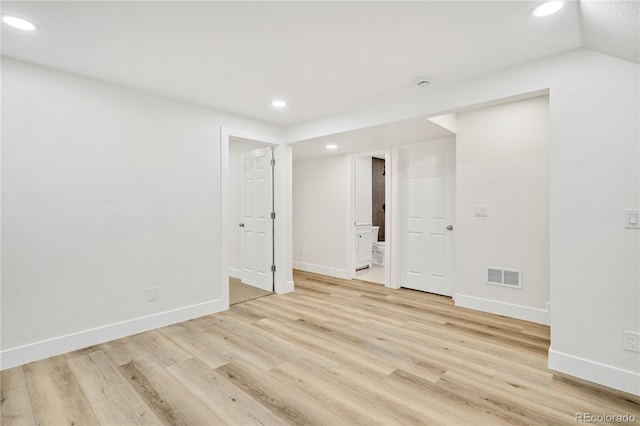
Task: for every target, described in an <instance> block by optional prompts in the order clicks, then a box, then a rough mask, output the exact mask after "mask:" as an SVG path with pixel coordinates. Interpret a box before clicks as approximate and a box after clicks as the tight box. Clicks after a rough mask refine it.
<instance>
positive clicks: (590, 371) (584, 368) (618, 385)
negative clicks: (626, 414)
mask: <svg viewBox="0 0 640 426" xmlns="http://www.w3.org/2000/svg"><path fill="white" fill-rule="evenodd" d="M549 369H551V370H554V371H557V372H559V373H563V374H568V375H570V376H574V377H578V378H580V379H583V380H588V381H590V382H594V383H598V384H600V385H603V386H607V387H610V388H613V389H617V390H620V391H623V392H627V393H630V394H633V395H638V396H640V373H636V372H633V371H628V370H623V369H621V368H617V367H613V366H611V365H606V364H602V363H599V362H596V361H592V360H589V359H585V358H581V357H578V356H574V355H569V354H566V353H563V352H559V351H556V350H554V349H551V348H550V349H549Z"/></svg>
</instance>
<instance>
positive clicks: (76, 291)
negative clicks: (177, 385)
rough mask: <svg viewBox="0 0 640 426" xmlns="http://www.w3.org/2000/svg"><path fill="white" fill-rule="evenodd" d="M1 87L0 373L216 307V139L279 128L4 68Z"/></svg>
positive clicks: (8, 64)
mask: <svg viewBox="0 0 640 426" xmlns="http://www.w3.org/2000/svg"><path fill="white" fill-rule="evenodd" d="M2 87H3V91H2V118H3V122H2V124H3V125H2V145H3V146H2V207H3V208H2V368H8V367H10V366H12V365H18V364H21V363H24V362H27V361H31V360H34V359H39V358H43V357H47V356H50V355H53V354H56V353H62V352H66V351H69V350H71V349H74V348H78V347H83V346H88V345H90V344H94V343H98V342H99V341H104V340H109V339H113V338H116V337H120V336H124V335H127V334H132V333H135V332H139V331H141V330H145V329H149V328H154V327H158V326H161V325H164V324H167V323H171V322H177V321H181V320H184V319H187V318H191V317H195V316H199V315H204V314H206V313H210V312H214V311H217V310H220V309H224V308H225V300H223V298H222V291H221V289H222V287H221V285H222V284H221V282H220V278H219V277H220V276H221V267H220V258H221V247H220V245H219V236H220V226H221V223H220V146H219V139H220V126H221V125H222V124H225V125H229V126H233V127H235V128H248V129H251V130H253V131H255V132H256V133H260V134H265V133H266V134H278V133H279V132H280V129H279V128H277V127H275V126H270V125H266V124H262V123H259V122H254V121H251V120H248V119H243V118H239V117H234V116H232V115H228V114H224V113H218V112H215V111H213V110H209V109H205V108H200V107H196V106H192V105H188V104H183V103H178V102H173V101H169V100H164V99H161V98H157V97H153V96H149V95H146V94H143V93H140V92H136V91H132V90H128V89H125V88H121V87H118V86H115V85H110V84H106V83H101V82H98V81H95V80H90V79H85V78H81V77H78V76H74V75H71V74H67V73H62V72H57V71H53V70H49V69H45V68H40V67H36V66H32V65H28V64H25V63H22V62H17V61H14V60H10V59H6V58H3V61H2ZM225 285H226V283H225ZM148 287H157V288H158V301H157V302H153V303H149V302H147V288H148ZM227 303H228V302H227Z"/></svg>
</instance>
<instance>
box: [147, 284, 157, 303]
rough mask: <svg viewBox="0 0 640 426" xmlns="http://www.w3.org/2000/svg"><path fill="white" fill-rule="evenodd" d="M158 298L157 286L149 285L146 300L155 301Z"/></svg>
mask: <svg viewBox="0 0 640 426" xmlns="http://www.w3.org/2000/svg"><path fill="white" fill-rule="evenodd" d="M156 300H158V287H149V288H148V289H147V302H155V301H156Z"/></svg>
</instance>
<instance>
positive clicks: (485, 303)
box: [453, 294, 549, 325]
mask: <svg viewBox="0 0 640 426" xmlns="http://www.w3.org/2000/svg"><path fill="white" fill-rule="evenodd" d="M453 299H454V301H455V305H456V306H460V307H462V308H469V309H474V310H476V311H482V312H489V313H491V314H497V315H503V316H506V317H510V318H517V319H521V320H525V321H531V322H535V323H538V324H545V325H549V311H548V310H546V309H540V308H532V307H530V306H522V305H516V304H513V303H507V302H501V301H498V300H490V299H483V298H480V297H475V296H468V295H465V294H455V295H454V297H453Z"/></svg>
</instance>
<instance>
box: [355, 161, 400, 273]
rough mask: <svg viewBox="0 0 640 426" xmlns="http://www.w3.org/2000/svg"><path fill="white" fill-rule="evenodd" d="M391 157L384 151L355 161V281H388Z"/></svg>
mask: <svg viewBox="0 0 640 426" xmlns="http://www.w3.org/2000/svg"><path fill="white" fill-rule="evenodd" d="M389 155H390V153H388V152H384V151H382V152H374V153H367V154H355V155H354V156H353V158H352V168H353V173H352V178H353V185H352V188H353V192H352V194H353V196H352V200H353V203H352V204H353V205H352V211H353V219H354V220H353V225H354V234H353V235H354V250H353V257H354V262H353V263H354V266H353V269H354V273H355V275H354V278H356V279H358V280H362V281H366V282H371V283H376V284H386V283H387V281H388V280H387V276H388V274H387V269H388V268H389V266H388V264H389V262H388V259H389V256H388V254H387V252H388V245H387V240H388V239H389V238H388V237H389V232H388V230H389V226H388V217H389V216H390V212H389V211H388V210H389V209H388V206H390V204H391V203H390V202H389V200H388V197H389V194H388V191H387V188H389V187H390V185H389V180H390V175H388V174H387V171H388V170H387V168H388V159H389V158H388V157H389Z"/></svg>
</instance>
